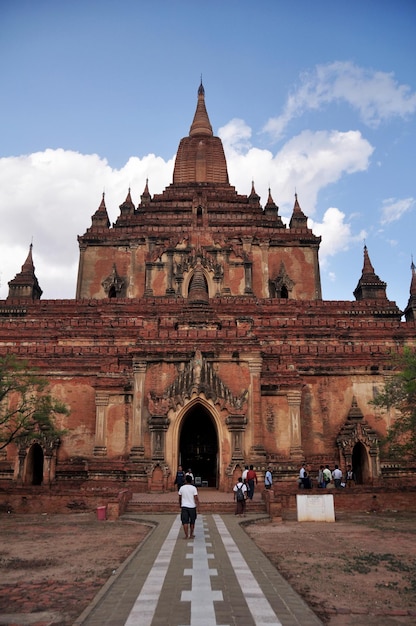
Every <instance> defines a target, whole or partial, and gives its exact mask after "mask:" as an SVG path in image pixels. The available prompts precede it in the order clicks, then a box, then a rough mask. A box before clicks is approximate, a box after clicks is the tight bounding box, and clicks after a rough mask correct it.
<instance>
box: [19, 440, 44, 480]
mask: <svg viewBox="0 0 416 626" xmlns="http://www.w3.org/2000/svg"><path fill="white" fill-rule="evenodd" d="M43 462H44V455H43V450H42V447H41V446H40V445H39V444H38V443H34V444H32V445H31V446H30V448H29V451H28V453H27V457H26V466H25V473H24V478H23V482H24V483H25V484H27V485H41V484H42V482H43Z"/></svg>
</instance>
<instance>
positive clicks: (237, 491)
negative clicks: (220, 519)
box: [233, 476, 247, 517]
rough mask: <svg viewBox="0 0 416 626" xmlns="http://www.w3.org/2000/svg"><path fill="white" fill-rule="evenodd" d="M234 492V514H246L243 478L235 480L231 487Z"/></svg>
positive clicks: (245, 493)
mask: <svg viewBox="0 0 416 626" xmlns="http://www.w3.org/2000/svg"><path fill="white" fill-rule="evenodd" d="M233 492H234V502H236V503H237V505H236V508H235V515H238V516H239V517H241V516H245V514H246V500H247V485H245V484H244V483H243V478H242V476H240V478H239V479H238V480H237V482H236V484H235V485H234V488H233Z"/></svg>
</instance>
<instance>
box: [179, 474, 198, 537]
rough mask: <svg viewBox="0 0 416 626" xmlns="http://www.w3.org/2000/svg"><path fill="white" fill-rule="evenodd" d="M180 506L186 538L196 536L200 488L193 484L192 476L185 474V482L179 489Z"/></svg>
mask: <svg viewBox="0 0 416 626" xmlns="http://www.w3.org/2000/svg"><path fill="white" fill-rule="evenodd" d="M178 494H179V506H180V507H181V522H182V527H183V532H184V533H185V539H188V537H189V539H193V538H194V537H195V521H196V515H197V508H198V507H199V500H198V489H197V488H196V487H195V485H193V484H192V477H191V476H190V475H189V474H186V476H185V484H184V485H182V487H181V488H180V489H179V491H178Z"/></svg>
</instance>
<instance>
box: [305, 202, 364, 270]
mask: <svg viewBox="0 0 416 626" xmlns="http://www.w3.org/2000/svg"><path fill="white" fill-rule="evenodd" d="M345 217H346V216H345V213H343V212H342V211H340V210H339V209H337V208H335V207H330V208H329V209H327V210H326V211H325V213H324V216H323V219H322V222H317V221H314V220H310V223H309V226H310V228H312V230H313V232H314V233H315V235H319V236H321V237H322V242H321V246H320V249H319V252H320V254H319V259H320V263H321V265H322V266H323V267H325V265H326V264H327V262H328V258H329V257H331V256H334V255H335V254H338V253H339V252H341V251H346V250H348V249H349V247H350V245H351V244H353V243H356V242H357V241H364V239H365V238H366V232H365V231H361V232H360V233H358V234H356V235H353V234H352V228H351V224H350V223H347V222H346V221H345Z"/></svg>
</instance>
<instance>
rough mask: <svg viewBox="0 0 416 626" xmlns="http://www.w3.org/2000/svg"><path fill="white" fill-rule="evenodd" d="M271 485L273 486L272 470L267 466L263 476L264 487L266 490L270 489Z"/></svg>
mask: <svg viewBox="0 0 416 626" xmlns="http://www.w3.org/2000/svg"><path fill="white" fill-rule="evenodd" d="M272 484H273V476H272V469H271V467H270V466H269V467H268V468H267V471H266V473H265V475H264V486H265V487H266V489H271V488H272Z"/></svg>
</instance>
